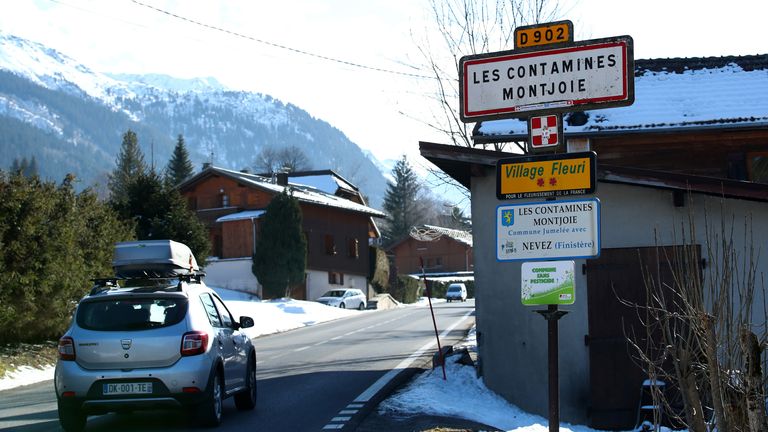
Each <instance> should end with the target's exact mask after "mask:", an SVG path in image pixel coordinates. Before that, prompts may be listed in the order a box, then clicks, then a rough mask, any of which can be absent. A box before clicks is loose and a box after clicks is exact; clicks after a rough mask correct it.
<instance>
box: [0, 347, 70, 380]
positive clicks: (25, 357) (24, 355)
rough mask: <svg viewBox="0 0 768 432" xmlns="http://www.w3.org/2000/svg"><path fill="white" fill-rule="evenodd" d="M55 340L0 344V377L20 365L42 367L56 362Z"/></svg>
mask: <svg viewBox="0 0 768 432" xmlns="http://www.w3.org/2000/svg"><path fill="white" fill-rule="evenodd" d="M57 354H58V353H57V343H56V341H49V342H44V343H39V344H26V343H20V344H10V345H3V346H0V378H2V377H4V376H5V375H6V374H7V373H8V372H13V371H15V370H17V369H18V368H19V367H21V366H30V367H43V366H49V365H52V364H54V363H56V357H57Z"/></svg>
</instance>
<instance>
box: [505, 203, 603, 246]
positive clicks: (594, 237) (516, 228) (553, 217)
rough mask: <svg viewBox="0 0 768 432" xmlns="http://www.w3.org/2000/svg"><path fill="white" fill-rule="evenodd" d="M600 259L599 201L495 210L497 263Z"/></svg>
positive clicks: (538, 204)
mask: <svg viewBox="0 0 768 432" xmlns="http://www.w3.org/2000/svg"><path fill="white" fill-rule="evenodd" d="M599 255H600V201H599V200H598V199H597V198H592V199H586V200H568V201H552V202H542V203H523V204H513V205H500V206H498V207H497V208H496V259H497V260H498V261H536V260H551V259H560V258H571V259H572V258H596V257H598V256H599Z"/></svg>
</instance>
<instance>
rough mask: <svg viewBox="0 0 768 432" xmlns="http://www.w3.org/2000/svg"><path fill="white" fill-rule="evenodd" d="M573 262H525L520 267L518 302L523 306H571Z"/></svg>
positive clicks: (574, 296)
mask: <svg viewBox="0 0 768 432" xmlns="http://www.w3.org/2000/svg"><path fill="white" fill-rule="evenodd" d="M574 267H575V265H574V262H573V261H539V262H525V263H523V264H522V266H521V267H520V275H521V281H520V300H521V301H522V303H523V305H525V306H540V305H552V304H573V303H574V302H575V301H576V292H575V286H574V278H573V270H574Z"/></svg>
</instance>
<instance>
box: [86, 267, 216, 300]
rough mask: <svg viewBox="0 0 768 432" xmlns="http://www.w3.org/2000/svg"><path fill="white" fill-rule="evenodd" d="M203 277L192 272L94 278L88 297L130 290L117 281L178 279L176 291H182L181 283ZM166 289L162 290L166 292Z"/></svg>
mask: <svg viewBox="0 0 768 432" xmlns="http://www.w3.org/2000/svg"><path fill="white" fill-rule="evenodd" d="M204 276H205V272H202V271H193V272H190V273H186V274H178V275H174V276H172V277H153V276H150V277H132V278H125V277H108V278H94V279H91V280H92V281H93V283H94V286H93V288H91V292H90V294H89V295H95V294H99V293H102V292H106V291H109V290H112V289H118V288H131V287H121V286H120V285H119V284H118V281H128V280H150V281H153V280H156V281H161V280H169V279H178V280H179V283H178V284H177V285H176V291H181V290H182V285H181V284H182V282H187V283H189V282H197V283H200V282H201V281H202V280H203V277H204ZM136 288H137V289H140V287H136ZM144 288H152V287H144ZM167 288H168V287H166V288H165V289H164V290H165V291H167Z"/></svg>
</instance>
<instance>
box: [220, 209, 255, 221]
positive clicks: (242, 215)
mask: <svg viewBox="0 0 768 432" xmlns="http://www.w3.org/2000/svg"><path fill="white" fill-rule="evenodd" d="M266 212H267V211H266V210H247V211H242V212H239V213H232V214H228V215H226V216H222V217H220V218H218V219H216V222H231V221H237V220H246V219H258V218H259V217H261V215H263V214H264V213H266Z"/></svg>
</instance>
